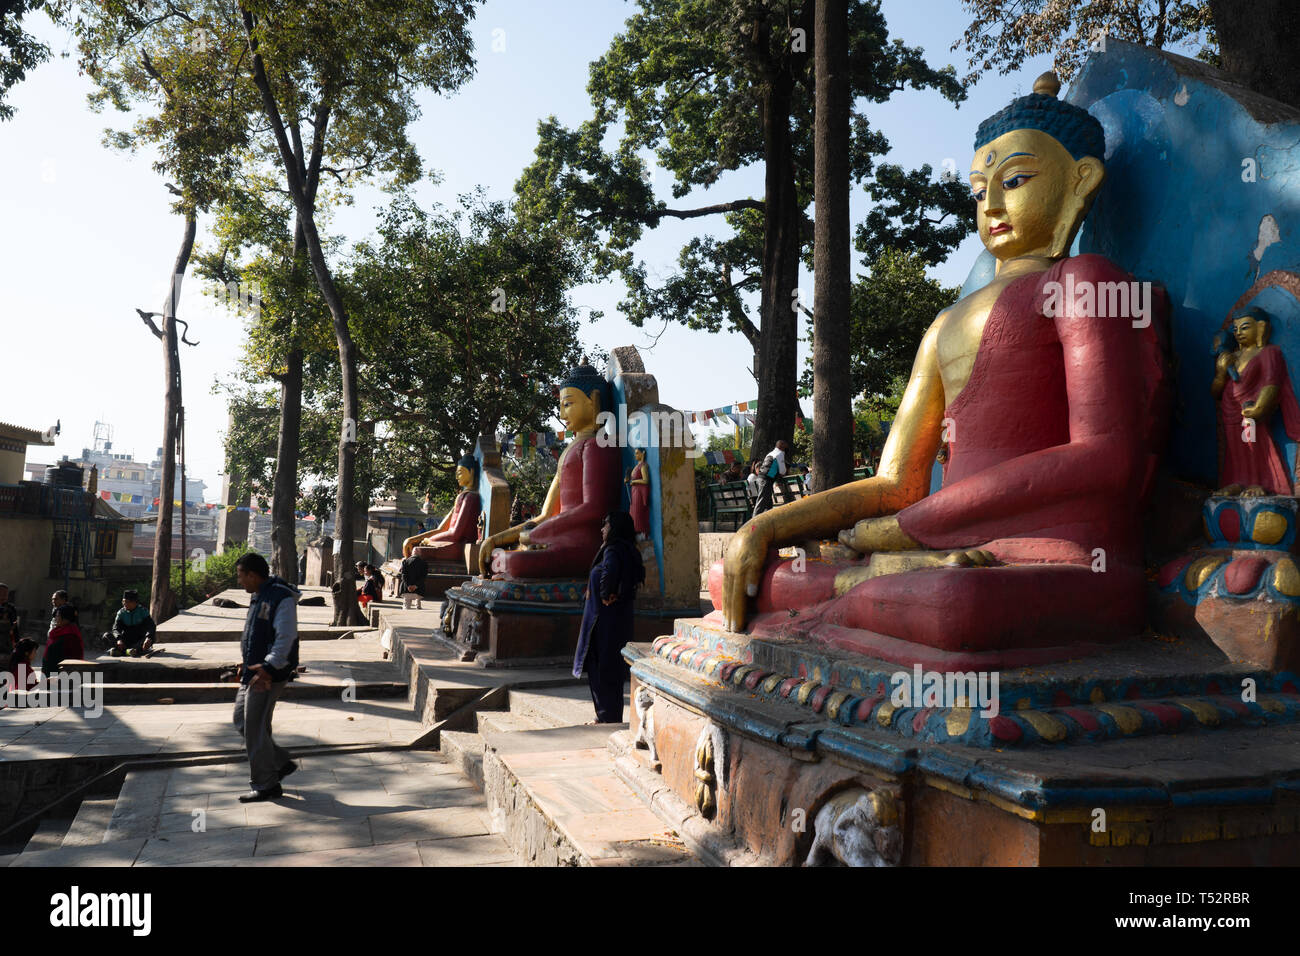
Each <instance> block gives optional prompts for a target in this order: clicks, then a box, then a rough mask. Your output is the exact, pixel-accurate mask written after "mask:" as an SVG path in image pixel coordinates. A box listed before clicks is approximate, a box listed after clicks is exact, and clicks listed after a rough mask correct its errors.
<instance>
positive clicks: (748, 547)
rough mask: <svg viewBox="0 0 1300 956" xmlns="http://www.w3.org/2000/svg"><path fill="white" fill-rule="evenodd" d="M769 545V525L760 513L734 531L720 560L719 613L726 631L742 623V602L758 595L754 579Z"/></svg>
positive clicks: (757, 580)
mask: <svg viewBox="0 0 1300 956" xmlns="http://www.w3.org/2000/svg"><path fill="white" fill-rule="evenodd" d="M771 547H772V529H771V526H770V525H769V524H768V523H767V522H766V521H764V520H763V518H762V517H761V516H760V517H758V518H755V519H753V520H752V521H750V522H748V523H747V524H746V525H745V526H744V527H743V528H741V529H740V530H739V531H737V532H736V536H735V537H734V538H732V539H731V544H730V545H729V546H728V547H727V556H726V558H724V559H723V562H722V614H723V617H724V619H725V620H726V627H727V630H729V631H739V630H740V629H741V628H743V627H744V626H745V619H746V617H745V615H746V611H747V606H746V603H747V601H748V600H749V598H751V597H756V596H757V595H758V582H759V579H760V578H761V577H762V575H763V566H764V565H765V564H766V563H767V552H768V551H769V550H770V549H771Z"/></svg>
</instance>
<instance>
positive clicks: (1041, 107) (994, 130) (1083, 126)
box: [975, 73, 1106, 159]
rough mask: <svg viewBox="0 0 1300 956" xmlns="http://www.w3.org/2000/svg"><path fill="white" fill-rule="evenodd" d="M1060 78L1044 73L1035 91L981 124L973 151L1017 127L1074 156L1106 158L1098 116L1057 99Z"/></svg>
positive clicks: (1037, 82) (1035, 84) (1103, 132)
mask: <svg viewBox="0 0 1300 956" xmlns="http://www.w3.org/2000/svg"><path fill="white" fill-rule="evenodd" d="M1060 90H1061V81H1060V80H1058V79H1057V78H1056V74H1055V73H1044V74H1043V75H1042V76H1040V77H1039V78H1038V79H1037V80H1035V81H1034V92H1032V93H1030V94H1029V95H1028V96H1022V97H1020V98H1019V99H1016V100H1012V101H1011V105H1010V106H1008V107H1006V108H1005V109H1002V110H999V111H998V112H996V113H994V114H993V115H992V116H990V117H989V118H988V119H986V120H985V121H984V122H982V123H980V126H979V129H978V130H977V131H976V132H975V152H977V153H978V152H979V151H980V150H981V149H983V148H984V147H985V146H987V145H988V144H989V143H991V142H993V141H994V140H995V139H997V138H998V137H999V136H1002V135H1004V134H1006V133H1010V132H1011V131H1012V130H1016V129H1036V130H1039V131H1040V132H1043V133H1046V134H1047V135H1048V136H1050V137H1052V139H1054V140H1056V141H1057V142H1058V143H1060V144H1061V145H1062V146H1064V147H1065V150H1066V152H1068V153H1069V154H1070V155H1071V156H1073V157H1074V158H1075V159H1082V158H1083V157H1085V156H1095V157H1096V158H1097V159H1105V158H1106V132H1105V130H1103V129H1102V128H1101V123H1099V122H1097V118H1096V117H1095V116H1093V115H1092V114H1091V113H1089V112H1088V111H1087V110H1085V109H1083V108H1082V107H1079V106H1075V105H1073V104H1072V103H1064V102H1062V101H1061V100H1058V99H1057V98H1056V94H1057V93H1059V92H1060Z"/></svg>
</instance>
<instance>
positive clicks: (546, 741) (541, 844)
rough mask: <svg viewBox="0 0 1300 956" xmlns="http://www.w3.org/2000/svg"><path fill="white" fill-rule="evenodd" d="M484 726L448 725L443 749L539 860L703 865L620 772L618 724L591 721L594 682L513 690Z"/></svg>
mask: <svg viewBox="0 0 1300 956" xmlns="http://www.w3.org/2000/svg"><path fill="white" fill-rule="evenodd" d="M499 705H500V709H497V710H480V711H478V712H477V713H476V714H475V715H474V716H475V721H476V725H475V729H474V730H472V731H470V730H463V731H447V730H444V731H442V733H441V734H440V735H439V736H440V745H441V752H442V754H443V755H444V756H445V757H446V758H447V760H448V762H449V763H451V764H452V765H454V766H456V767H457V768H458V769H459V770H460V772H461V773H462V774H463V775H464V776H465V777H466V778H467V779H468V780H470V781H471V782H472V783H473V785H474V786H475V787H476V788H478V789H480V790H482V791H483V792H484V795H485V797H486V802H487V808H488V812H489V814H490V815H491V819H492V827H493V830H494V832H499V833H501V834H502V835H503V836H504V837H505V840H506V843H507V844H508V845H509V846H510V848H511V850H512V851H513V852H514V853H515V855H516V857H517V858H518V859H519V860H520V861H521V862H523V863H525V864H527V865H530V866H698V865H701V864H700V863H699V861H698V860H697V859H696V858H695V857H694V856H693V855H692V854H691V853H690V851H689V850H688V849H687V847H686V845H685V844H684V843H683V842H682V840H681V839H680V838H679V837H678V835H677V834H676V833H675V832H673V831H672V830H670V829H668V828H667V827H666V826H665V824H664V823H663V821H662V820H660V819H659V818H658V817H657V816H656V815H655V814H654V813H652V812H651V811H650V810H649V809H647V808H646V805H645V803H644V802H643V801H642V799H641V798H640V797H639V796H637V794H635V793H634V792H633V791H632V789H631V788H630V787H628V786H627V785H626V784H625V783H624V782H623V781H622V780H621V779H620V778H619V777H617V776H616V775H615V773H614V760H613V756H612V754H611V752H610V750H609V748H608V743H609V738H610V735H611V733H612V732H614V731H615V730H618V729H620V728H623V729H626V725H625V724H624V725H618V724H603V725H595V726H592V725H588V721H590V720H591V719H592V716H593V712H592V705H591V697H590V694H589V692H588V690H587V688H586V686H585V685H576V686H565V687H556V688H549V689H537V690H516V689H510V690H508V691H507V692H506V693H505V694H504V695H502V699H501V700H500V701H499Z"/></svg>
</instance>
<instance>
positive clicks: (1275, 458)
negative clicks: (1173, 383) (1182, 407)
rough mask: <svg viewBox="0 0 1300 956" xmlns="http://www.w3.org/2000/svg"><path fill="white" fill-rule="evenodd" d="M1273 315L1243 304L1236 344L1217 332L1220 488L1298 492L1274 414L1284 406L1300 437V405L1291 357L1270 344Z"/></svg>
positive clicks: (1237, 492) (1230, 492) (1227, 492)
mask: <svg viewBox="0 0 1300 956" xmlns="http://www.w3.org/2000/svg"><path fill="white" fill-rule="evenodd" d="M1269 324H1270V319H1269V315H1268V313H1267V312H1265V311H1264V310H1263V309H1259V308H1254V307H1252V308H1249V309H1242V310H1241V311H1239V312H1238V313H1237V314H1236V315H1234V316H1233V317H1232V336H1233V338H1234V339H1236V342H1237V348H1236V350H1235V351H1234V350H1232V349H1231V348H1230V347H1228V346H1227V345H1226V343H1224V342H1223V338H1222V336H1217V337H1216V338H1215V342H1214V345H1215V350H1216V351H1218V353H1219V356H1218V359H1217V360H1216V361H1215V365H1214V381H1213V382H1212V383H1211V385H1210V392H1211V394H1212V395H1213V396H1214V397H1215V399H1216V400H1217V401H1218V402H1219V420H1220V421H1221V422H1222V424H1223V455H1222V458H1221V461H1220V465H1219V480H1220V481H1222V482H1223V483H1224V484H1223V487H1222V488H1220V489H1219V490H1218V491H1217V492H1215V494H1218V495H1223V496H1241V497H1246V498H1253V497H1259V496H1261V495H1290V494H1293V493H1294V490H1293V487H1294V486H1293V482H1292V478H1291V469H1290V468H1288V467H1287V463H1286V456H1285V453H1284V451H1283V449H1281V448H1279V447H1278V446H1277V444H1276V443H1275V442H1274V440H1273V436H1272V435H1271V434H1270V432H1269V428H1268V424H1269V420H1270V419H1271V418H1272V417H1273V413H1274V412H1275V411H1277V410H1278V409H1279V408H1280V409H1281V411H1282V424H1283V426H1284V427H1285V428H1286V433H1287V435H1289V436H1290V437H1291V438H1300V406H1297V404H1296V398H1295V392H1294V391H1292V389H1291V377H1290V375H1288V374H1287V368H1286V358H1285V357H1284V356H1283V355H1282V350H1281V349H1280V348H1278V347H1277V346H1276V345H1269V344H1268V335H1269Z"/></svg>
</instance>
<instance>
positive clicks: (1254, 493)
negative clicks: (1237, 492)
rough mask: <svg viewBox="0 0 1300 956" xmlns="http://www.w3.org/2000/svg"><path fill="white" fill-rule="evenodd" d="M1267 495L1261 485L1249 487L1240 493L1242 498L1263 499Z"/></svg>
mask: <svg viewBox="0 0 1300 956" xmlns="http://www.w3.org/2000/svg"><path fill="white" fill-rule="evenodd" d="M1267 494H1268V492H1267V491H1265V490H1264V487H1263V485H1251V486H1250V487H1248V488H1247V489H1246V490H1245V491H1243V492H1242V493H1241V497H1243V498H1263V497H1265V496H1266V495H1267Z"/></svg>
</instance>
